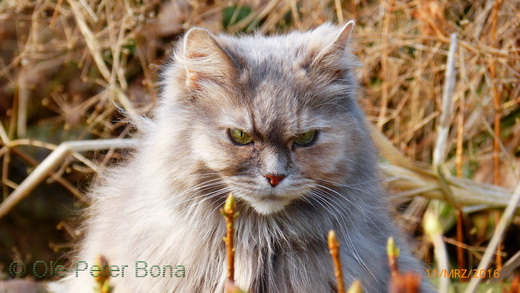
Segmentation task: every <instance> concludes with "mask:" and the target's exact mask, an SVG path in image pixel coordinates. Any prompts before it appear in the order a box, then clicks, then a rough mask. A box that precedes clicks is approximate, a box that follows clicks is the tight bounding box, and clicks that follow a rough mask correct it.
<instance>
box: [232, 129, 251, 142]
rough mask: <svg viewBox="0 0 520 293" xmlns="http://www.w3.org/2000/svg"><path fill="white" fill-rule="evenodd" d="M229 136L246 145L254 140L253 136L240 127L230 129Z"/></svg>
mask: <svg viewBox="0 0 520 293" xmlns="http://www.w3.org/2000/svg"><path fill="white" fill-rule="evenodd" d="M229 137H231V139H232V140H233V141H234V142H236V143H237V144H241V145H246V144H250V143H252V142H253V138H251V136H250V135H249V134H247V133H245V132H243V131H242V130H240V129H238V128H231V129H229Z"/></svg>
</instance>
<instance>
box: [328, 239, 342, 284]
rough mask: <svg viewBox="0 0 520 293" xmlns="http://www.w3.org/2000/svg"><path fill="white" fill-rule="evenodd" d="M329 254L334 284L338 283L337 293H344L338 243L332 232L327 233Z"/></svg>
mask: <svg viewBox="0 0 520 293" xmlns="http://www.w3.org/2000/svg"><path fill="white" fill-rule="evenodd" d="M329 252H330V256H331V257H332V262H333V263H334V276H336V283H338V293H345V285H344V284H345V283H344V282H343V268H342V267H341V259H340V255H339V242H338V239H337V238H336V233H335V232H334V230H330V231H329Z"/></svg>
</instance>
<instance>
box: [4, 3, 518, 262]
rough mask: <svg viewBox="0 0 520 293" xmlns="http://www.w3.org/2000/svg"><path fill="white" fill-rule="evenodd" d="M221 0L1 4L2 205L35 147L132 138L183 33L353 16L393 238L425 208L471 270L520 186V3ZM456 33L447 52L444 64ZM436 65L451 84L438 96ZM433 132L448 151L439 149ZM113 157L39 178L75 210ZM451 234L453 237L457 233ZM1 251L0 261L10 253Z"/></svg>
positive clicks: (509, 248) (269, 28)
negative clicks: (394, 209) (392, 213)
mask: <svg viewBox="0 0 520 293" xmlns="http://www.w3.org/2000/svg"><path fill="white" fill-rule="evenodd" d="M229 3H231V2H229V1H219V0H208V1H158V0H155V1H153V0H152V1H135V0H118V1H101V0H66V1H65V0H53V1H51V0H40V1H28V0H20V1H15V0H1V1H0V40H1V41H0V52H1V54H0V97H1V98H0V123H1V125H0V140H1V142H0V143H1V144H0V156H1V159H2V166H0V168H2V178H1V182H2V193H3V198H4V199H6V198H8V197H9V195H10V194H12V193H13V190H16V189H17V187H18V185H19V184H20V183H21V181H22V179H23V177H25V176H26V175H27V174H26V173H25V170H23V171H20V169H28V170H29V171H30V170H31V169H32V168H34V167H36V166H39V165H40V162H41V161H42V153H41V150H42V149H43V150H54V149H55V148H56V146H57V145H58V144H60V143H61V142H63V141H68V140H88V139H99V138H126V137H129V136H130V135H131V133H132V132H133V131H134V126H133V124H132V123H131V122H130V119H131V118H135V117H137V116H139V115H149V114H150V110H151V109H152V108H153V107H154V105H155V104H156V99H157V89H156V85H157V83H156V82H157V73H158V68H159V66H160V64H161V63H162V60H163V59H164V57H165V56H167V55H168V53H169V52H170V49H171V40H173V39H176V38H177V37H178V36H179V35H180V34H182V32H184V31H185V30H186V29H187V28H190V27H192V26H202V27H206V28H208V29H211V30H213V31H216V32H219V31H227V32H230V33H235V32H245V33H247V32H249V31H252V30H258V31H261V32H263V33H266V34H272V33H276V32H278V31H288V30H293V29H297V30H307V29H309V28H312V27H315V26H317V25H319V24H321V23H323V22H325V21H338V20H339V21H344V20H347V19H356V20H357V27H356V31H355V41H354V43H353V46H354V48H355V52H356V54H357V55H358V56H359V58H360V60H361V61H362V63H363V66H362V67H361V68H359V69H358V71H357V72H358V74H359V79H360V81H361V83H362V86H363V88H364V90H363V92H362V95H361V97H360V103H361V104H362V106H363V108H364V110H365V112H366V113H367V115H368V119H369V120H370V121H371V122H373V124H374V125H375V128H374V131H373V134H374V138H375V140H376V142H377V144H378V146H379V147H380V149H381V152H382V154H383V155H384V157H385V159H386V160H385V161H384V162H383V167H384V168H383V174H384V175H385V178H387V184H388V187H389V188H390V189H392V190H393V191H394V196H393V197H392V199H393V202H394V203H395V204H396V205H399V208H400V210H401V213H400V214H401V218H402V220H403V222H404V223H406V224H405V225H406V228H407V229H408V230H410V231H411V232H414V233H416V234H417V235H419V236H418V240H419V241H425V242H424V243H427V242H426V240H423V237H422V236H421V235H422V230H421V227H420V223H421V219H422V217H423V215H424V213H425V211H426V210H428V211H430V212H435V213H437V215H438V217H439V218H440V220H441V224H442V225H443V227H444V229H443V235H444V241H446V242H447V243H450V244H448V248H449V253H452V252H451V251H450V247H451V248H453V247H454V246H453V245H452V244H454V245H455V246H458V247H462V248H464V249H463V250H460V249H459V259H458V261H455V258H454V257H452V259H451V263H452V265H453V266H456V265H457V263H459V264H460V263H461V262H462V261H463V260H465V261H466V265H467V266H468V267H471V268H476V267H477V265H478V263H479V262H480V260H481V258H482V256H483V252H484V248H485V246H486V244H487V243H488V242H489V240H490V239H491V235H492V234H493V230H494V228H493V227H494V225H495V223H497V222H498V218H495V216H494V215H493V214H492V212H491V211H490V210H489V207H492V206H500V207H505V206H506V205H507V204H508V203H511V202H512V201H511V194H512V191H511V189H512V188H514V187H515V186H516V185H517V184H518V182H519V178H520V175H519V171H520V158H519V154H520V148H519V145H520V123H518V120H519V119H520V107H518V103H519V102H520V97H519V93H520V86H519V85H520V34H519V33H518V32H519V31H520V1H519V0H503V1H496V2H495V1H485V0H476V1H431V0H427V1H399V0H388V1H367V0H359V1H354V0H350V1H317V0H288V1H274V0H259V1H252V0H251V1H249V0H243V1H236V5H233V7H232V6H230V5H231V4H229ZM223 19H227V20H226V21H225V22H224V21H223ZM453 33H456V34H457V45H458V46H457V49H456V50H455V51H454V53H453V54H454V55H453V57H454V59H453V62H451V63H449V62H448V52H449V48H450V35H451V34H453ZM451 43H452V44H453V41H452V42H451ZM449 64H451V66H452V68H453V69H454V73H455V76H454V77H453V78H452V81H453V83H452V85H453V87H452V89H451V90H448V89H447V86H446V85H447V79H446V78H447V77H446V74H445V73H446V71H447V68H448V67H449V66H450V65H449ZM443 93H444V94H443ZM441 116H442V119H441ZM129 118H130V119H129ZM133 121H134V122H133V123H138V120H133ZM442 129H444V132H443V133H444V134H443V136H444V138H445V139H443V140H439V139H438V137H439V136H438V133H440V132H439V130H442ZM441 132H442V131H441ZM381 133H383V134H384V136H382V135H381ZM397 150H399V151H397ZM435 150H437V151H438V152H439V155H438V156H437V158H438V159H436V161H435V162H434V161H433V160H432V158H433V156H434V151H435ZM403 154H404V155H403ZM120 156H121V155H120V153H118V152H117V151H115V150H114V149H110V150H109V151H108V152H104V153H96V154H92V153H88V154H85V155H81V154H79V153H75V154H74V157H73V158H67V159H65V160H62V161H60V162H59V164H58V165H59V166H57V167H59V168H57V169H48V170H47V171H49V172H51V171H52V172H51V176H50V178H49V179H48V181H47V183H52V182H56V183H57V184H60V185H61V186H63V187H64V189H65V190H67V192H68V193H70V196H71V197H72V196H75V197H77V198H80V199H81V198H83V197H84V196H83V190H84V189H83V188H80V187H78V184H77V182H81V181H84V180H85V178H90V177H91V174H92V173H93V172H94V170H95V169H97V168H99V167H102V166H104V165H106V164H107V163H109V162H110V161H111V160H114V159H115V160H117V159H118V158H120ZM432 163H435V164H434V165H435V166H436V168H433V169H432V168H431V164H432ZM20 166H22V167H21V168H20ZM458 177H462V178H458ZM45 178H46V177H45ZM42 179H43V177H42ZM467 179H471V180H473V181H467ZM477 182H478V183H479V184H477ZM480 183H491V184H494V185H496V186H494V187H492V186H485V185H481V184H480ZM27 193H28V192H27ZM29 198H30V195H29ZM431 199H440V200H441V201H437V200H433V201H432V200H431ZM6 212H9V211H6ZM17 212H19V211H13V213H17ZM501 214H502V212H501V210H498V214H497V215H498V216H499V217H500V215H501ZM457 215H458V216H457ZM8 216H9V214H8ZM15 218H16V217H14V216H13V218H10V219H15ZM12 221H14V220H12ZM454 222H458V224H459V228H460V227H462V229H459V233H458V235H455V234H456V233H455V232H454V230H455V229H454V228H452V227H453V223H454ZM9 223H11V222H9ZM511 223H512V224H511V225H509V231H510V232H509V233H505V236H504V237H503V239H502V240H503V241H502V245H503V248H500V245H499V248H500V250H499V255H503V256H504V258H503V260H502V259H500V258H498V259H497V260H496V261H495V262H493V263H492V266H495V265H496V264H497V263H496V262H497V261H498V262H503V263H504V270H505V271H507V270H506V269H511V266H515V265H518V263H519V262H518V261H516V262H514V261H513V262H508V261H509V260H512V259H513V254H515V253H517V252H518V247H519V246H520V242H518V239H516V238H515V237H512V236H511V235H514V234H512V233H518V231H519V230H520V225H519V223H520V218H519V217H518V216H514V214H513V216H512V222H511ZM508 235H509V237H508ZM455 239H456V240H455ZM461 242H462V243H461ZM13 243H17V242H16V241H14V240H13ZM0 245H4V246H7V244H5V243H3V244H2V243H0ZM14 246H16V245H14ZM421 247H423V249H419V253H420V254H421V255H422V256H423V257H424V258H425V259H426V260H431V257H432V248H431V245H429V244H428V245H422V246H421ZM8 251H9V255H8V256H5V255H4V256H3V258H1V259H0V260H2V261H3V260H6V259H12V258H14V257H15V256H16V257H22V256H20V255H19V254H23V253H17V252H13V250H12V248H11V247H8ZM16 251H18V250H16ZM454 255H455V253H454V252H453V256H454ZM517 259H518V257H517ZM511 263H512V264H511ZM508 265H509V267H507V266H508ZM0 266H1V265H0ZM0 269H1V268H0Z"/></svg>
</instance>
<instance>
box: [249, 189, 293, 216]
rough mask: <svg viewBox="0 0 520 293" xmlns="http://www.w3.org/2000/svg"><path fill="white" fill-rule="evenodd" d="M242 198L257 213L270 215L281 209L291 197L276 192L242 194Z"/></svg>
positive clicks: (287, 203) (289, 201)
mask: <svg viewBox="0 0 520 293" xmlns="http://www.w3.org/2000/svg"><path fill="white" fill-rule="evenodd" d="M242 199H244V200H245V201H246V202H247V203H248V204H249V205H250V206H251V207H252V208H253V209H254V210H255V211H256V212H257V213H259V214H261V215H272V214H275V213H278V212H280V211H282V210H283V209H284V208H285V207H286V206H287V205H289V204H290V203H291V201H292V200H293V198H291V197H287V196H280V195H276V194H267V195H262V196H255V195H243V196H242Z"/></svg>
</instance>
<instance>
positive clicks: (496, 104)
mask: <svg viewBox="0 0 520 293" xmlns="http://www.w3.org/2000/svg"><path fill="white" fill-rule="evenodd" d="M501 2H502V1H501V0H495V4H494V6H493V14H492V16H491V20H492V22H491V44H490V45H491V46H492V47H494V46H495V45H496V44H495V41H496V34H497V21H498V9H499V8H500V3H501ZM495 66H496V63H495V58H494V57H491V58H490V64H489V75H490V78H491V82H492V86H493V108H494V117H493V118H494V123H493V126H494V127H493V128H494V129H493V130H494V133H495V138H494V140H493V184H495V185H500V144H499V140H500V132H501V131H500V118H501V116H502V109H501V106H500V92H499V90H498V82H497V75H496V67H495ZM499 219H500V211H495V223H498V221H499ZM501 246H502V243H500V242H499V243H498V246H497V253H496V256H495V258H496V265H497V270H501V269H502V253H501V252H502V248H501Z"/></svg>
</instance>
